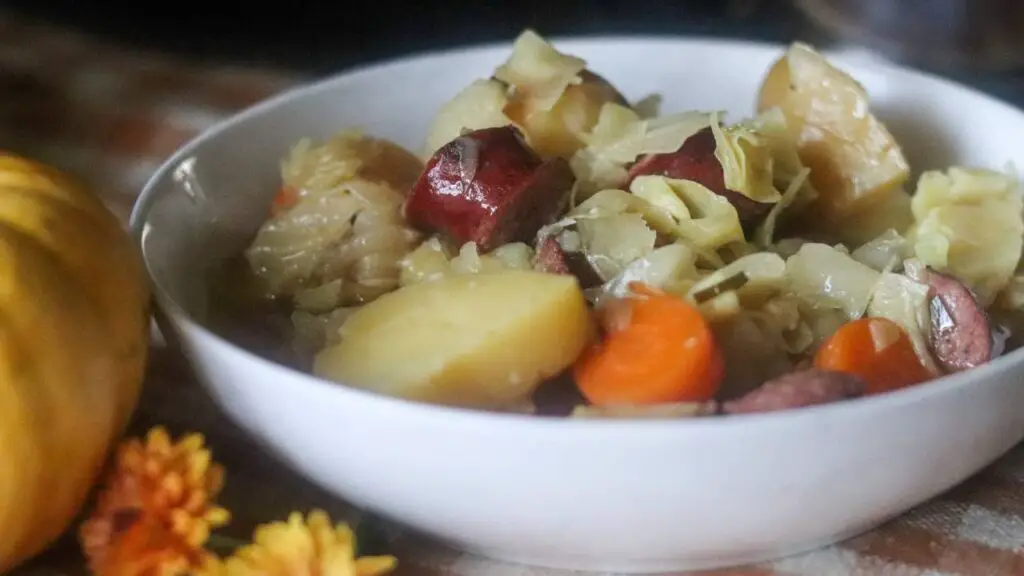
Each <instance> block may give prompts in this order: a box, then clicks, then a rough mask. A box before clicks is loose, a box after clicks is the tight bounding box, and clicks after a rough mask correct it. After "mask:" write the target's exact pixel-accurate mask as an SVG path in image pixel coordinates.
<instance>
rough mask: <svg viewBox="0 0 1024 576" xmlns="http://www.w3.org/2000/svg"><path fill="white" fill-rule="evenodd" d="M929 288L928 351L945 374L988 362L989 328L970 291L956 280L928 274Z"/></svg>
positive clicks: (989, 358) (985, 316)
mask: <svg viewBox="0 0 1024 576" xmlns="http://www.w3.org/2000/svg"><path fill="white" fill-rule="evenodd" d="M927 279H928V285H929V286H930V287H931V289H932V297H931V300H930V301H929V308H930V311H931V317H932V321H931V348H932V353H933V354H934V355H935V360H936V361H937V362H938V363H939V365H940V366H941V367H942V368H943V369H944V370H945V371H946V372H960V371H962V370H967V369H968V368H974V367H976V366H981V365H982V364H984V363H986V362H988V361H989V360H991V359H992V355H993V348H994V347H993V338H992V326H991V323H990V322H989V319H988V315H987V314H986V313H985V310H984V308H982V307H981V305H980V304H979V303H978V300H977V299H976V298H975V297H974V293H972V292H971V289H970V288H968V287H967V286H965V285H964V284H963V283H962V282H960V281H959V280H957V279H955V278H952V277H950V276H947V275H945V274H941V273H939V272H935V271H933V270H929V271H928V275H927Z"/></svg>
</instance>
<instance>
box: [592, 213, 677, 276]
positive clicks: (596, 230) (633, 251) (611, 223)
mask: <svg viewBox="0 0 1024 576" xmlns="http://www.w3.org/2000/svg"><path fill="white" fill-rule="evenodd" d="M576 230H577V231H578V232H579V235H580V241H581V242H582V244H583V253H584V254H585V255H586V257H587V260H588V261H589V262H590V265H591V266H593V268H594V270H595V271H597V273H598V275H599V276H601V278H602V279H604V280H609V279H611V278H614V277H616V276H618V275H619V274H621V273H622V271H623V270H624V269H625V268H626V266H627V265H629V263H630V262H633V261H634V260H636V259H638V258H643V257H644V256H646V255H648V254H650V252H651V251H652V250H654V244H655V242H656V241H657V237H658V235H657V233H655V231H654V230H652V229H650V228H649V227H648V226H647V223H646V222H645V221H644V219H643V216H641V215H640V214H636V213H624V214H616V215H612V216H603V217H600V218H588V219H583V220H580V221H579V222H577V223H576Z"/></svg>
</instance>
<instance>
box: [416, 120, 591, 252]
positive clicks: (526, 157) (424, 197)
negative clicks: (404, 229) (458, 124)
mask: <svg viewBox="0 0 1024 576" xmlns="http://www.w3.org/2000/svg"><path fill="white" fill-rule="evenodd" d="M574 181H575V177H574V176H573V173H572V170H571V169H570V168H569V164H568V163H567V162H566V161H565V160H563V159H561V158H555V159H552V160H547V161H544V160H542V159H541V158H540V157H539V156H538V155H537V154H536V153H535V152H534V151H533V150H531V149H530V148H529V146H528V145H527V144H526V141H525V140H524V139H523V136H522V134H521V133H520V132H519V130H518V129H517V128H515V127H512V126H502V127H499V128H485V129H482V130H476V131H473V132H469V133H467V134H464V135H462V136H460V137H458V138H456V139H455V140H452V141H451V142H449V143H448V144H445V145H444V146H442V147H441V149H440V150H438V151H437V152H435V153H434V156H433V157H432V158H431V159H430V161H429V162H427V166H426V169H425V170H424V171H423V173H422V174H421V175H420V178H419V180H418V181H417V182H416V184H415V185H414V186H413V187H412V191H411V192H410V193H409V198H408V200H407V201H406V205H405V216H406V218H407V219H408V221H409V223H410V224H412V225H413V226H416V227H418V228H420V229H423V230H426V231H430V232H441V233H443V234H446V235H447V236H449V237H450V238H451V239H453V240H455V241H456V242H457V243H459V244H464V243H466V242H475V243H476V244H477V248H478V249H479V250H480V251H481V252H489V251H491V250H493V249H495V248H497V247H498V246H501V245H502V244H506V243H508V242H515V241H523V242H529V241H532V240H533V238H534V236H535V235H536V234H537V231H538V230H539V229H540V228H541V226H543V225H545V224H548V223H550V222H552V221H553V220H554V219H555V218H556V217H557V216H558V215H559V214H561V213H562V212H563V211H564V210H565V208H566V206H567V205H568V202H569V192H570V190H571V189H572V185H573V183H574Z"/></svg>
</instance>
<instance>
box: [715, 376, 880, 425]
mask: <svg viewBox="0 0 1024 576" xmlns="http://www.w3.org/2000/svg"><path fill="white" fill-rule="evenodd" d="M866 389H867V385H866V384H865V382H864V380H862V379H861V378H860V377H858V376H854V375H852V374H844V373H842V372H833V371H830V370H819V369H816V368H812V369H809V370H801V371H799V372H790V373H789V374H784V375H782V376H779V377H778V378H774V379H772V380H769V381H767V382H765V383H764V384H762V385H761V386H759V387H758V388H756V389H754V390H752V391H750V392H748V393H747V394H745V395H743V396H741V397H740V398H738V399H736V400H732V401H729V402H725V403H724V404H723V405H722V411H723V412H724V413H726V414H751V413H755V412H775V411H778V410H790V409H793V408H804V407H807V406H815V405H818V404H831V403H833V402H840V401H843V400H847V399H850V398H857V397H859V396H863V395H864V393H865V391H866Z"/></svg>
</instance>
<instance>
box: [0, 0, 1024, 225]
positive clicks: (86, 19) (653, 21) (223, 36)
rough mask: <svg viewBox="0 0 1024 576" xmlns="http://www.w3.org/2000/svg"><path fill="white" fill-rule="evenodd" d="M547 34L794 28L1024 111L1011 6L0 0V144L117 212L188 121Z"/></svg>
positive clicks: (883, 0) (606, 0)
mask: <svg viewBox="0 0 1024 576" xmlns="http://www.w3.org/2000/svg"><path fill="white" fill-rule="evenodd" d="M524 27H533V28H535V29H536V30H537V31H538V32H540V33H541V34H543V35H546V36H562V35H580V34H589V35H592V34H599V33H624V34H629V33H648V34H669V35H703V36H717V37H729V38H740V39H749V40H759V41H772V42H789V41H792V40H795V39H800V40H804V41H808V42H811V43H813V44H815V45H817V46H819V47H823V48H843V49H851V50H857V51H859V52H862V53H864V54H866V55H870V56H872V57H883V58H888V59H892V60H896V61H900V62H904V63H909V64H912V65H915V66H919V67H922V68H927V69H930V70H932V71H935V72H937V73H940V74H943V75H946V76H949V77H952V78H954V79H957V80H960V81H962V82H965V83H967V84H970V85H972V86H975V87H977V88H979V89H981V90H983V91H986V92H989V93H991V94H994V95H996V96H998V97H1000V98H1003V99H1006V100H1009V101H1011V102H1014V103H1016V104H1018V105H1024V74H1021V71H1022V69H1024V34H1021V32H1022V31H1024V1H1022V0H646V1H644V2H637V1H635V0H504V1H500V2H495V1H485V0H477V1H473V0H446V1H444V2H437V1H429V0H422V1H418V2H417V1H415V0H405V1H401V0H372V1H371V2H360V3H353V2H343V1H341V0H320V1H309V0H288V1H286V2H282V1H272V2H265V3H260V2H252V1H249V2H229V1H226V0H223V1H216V0H209V1H206V2H199V1H196V0H180V1H176V2H134V3H133V2H123V3H122V2H105V1H102V0H92V1H88V0H0V148H8V149H14V150H15V151H18V152H22V153H26V154H32V155H35V156H37V157H41V159H43V160H47V161H51V162H54V163H56V164H58V165H59V166H60V167H62V168H65V169H69V170H71V171H73V172H77V173H79V174H80V175H81V176H82V177H83V178H86V179H87V180H90V181H91V182H94V183H98V184H100V185H102V186H104V187H105V189H110V190H111V192H110V194H113V195H114V196H115V197H116V198H114V203H115V205H116V206H115V208H116V209H117V210H118V211H119V212H120V213H124V212H126V210H127V208H124V207H123V205H125V204H129V205H130V199H131V197H132V196H133V195H134V193H135V192H136V191H137V190H138V186H139V185H141V183H142V182H143V181H144V180H145V178H146V177H147V176H148V175H149V173H150V172H151V171H152V169H153V168H154V167H155V166H156V165H158V163H159V161H160V160H162V159H163V158H164V157H166V156H167V155H168V154H169V153H170V152H172V151H173V150H174V148H175V147H176V146H177V145H179V144H180V143H182V142H183V141H185V140H187V139H188V138H189V137H190V136H191V135H193V134H194V133H195V132H196V131H198V130H201V129H203V128H205V127H206V126H208V125H209V124H210V123H211V122H214V121H216V120H218V119H219V118H222V117H223V116H225V115H228V114H230V113H232V112H233V111H235V110H237V109H238V108H240V107H243V106H245V105H247V104H249V103H251V102H253V101H255V100H259V99H262V98H263V97H265V96H267V95H269V94H271V93H273V92H275V91H277V90H280V89H283V88H285V87H287V86H290V85H293V84H295V83H297V82H301V81H303V80H306V79H308V78H311V77H316V76H321V75H325V74H328V73H334V72H338V71H341V70H343V69H345V68H348V67H351V66H353V65H357V64H362V63H367V62H371V61H375V60H380V59H385V58H390V57H395V56H399V55H404V54H409V53H413V52H416V51H421V50H427V49H435V48H442V47H451V46H457V45H465V44H474V43H480V42H487V41H506V42H508V41H511V40H512V39H513V38H514V37H515V36H516V35H517V34H518V32H520V31H521V30H522V29H523V28H524Z"/></svg>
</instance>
